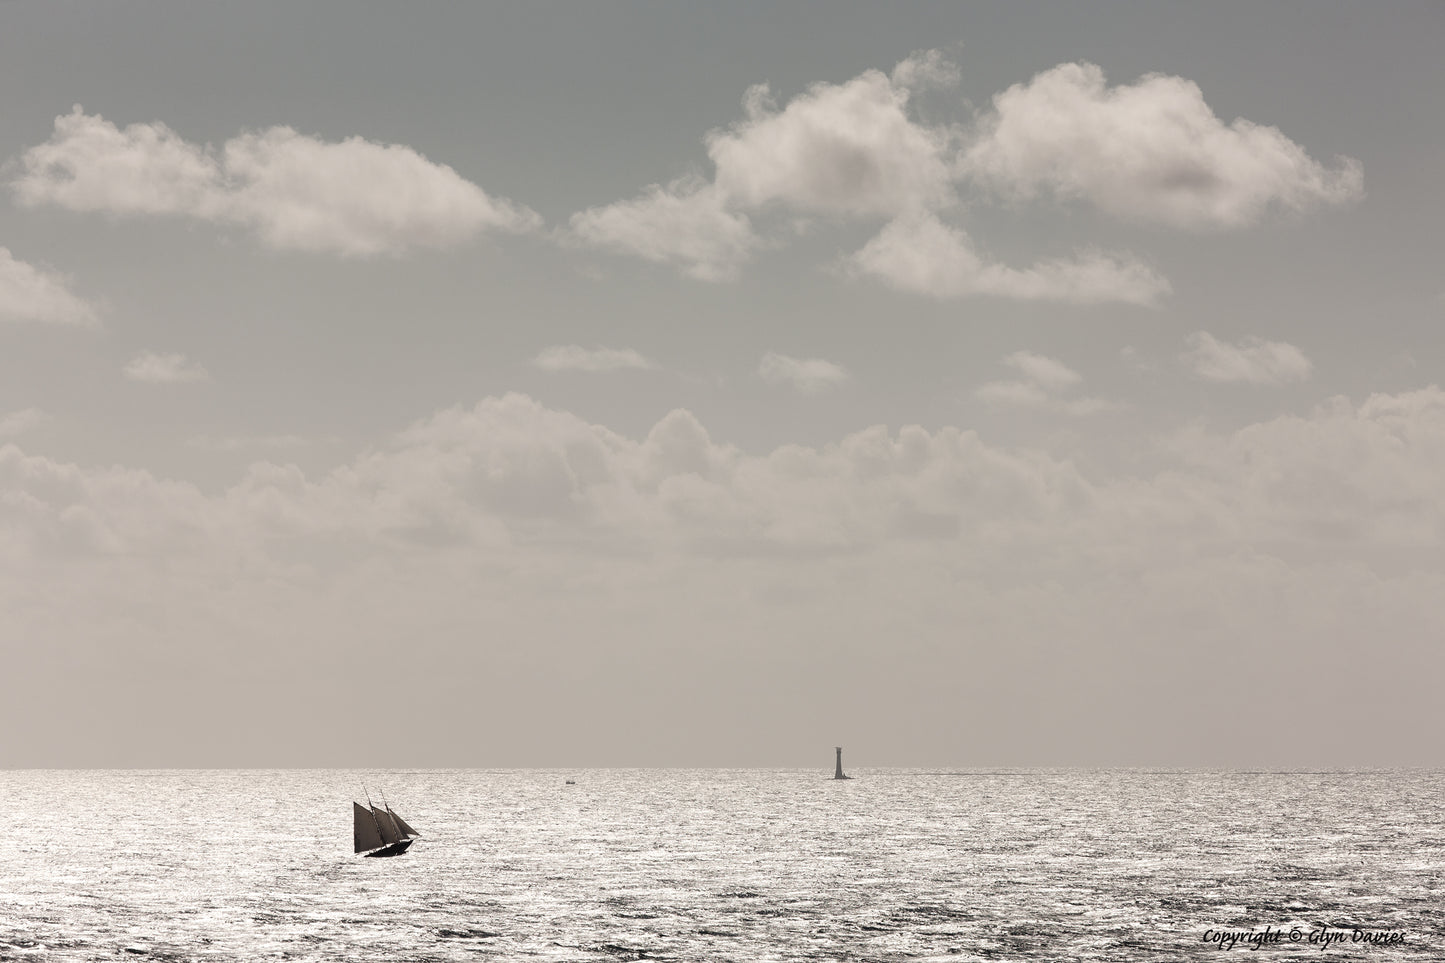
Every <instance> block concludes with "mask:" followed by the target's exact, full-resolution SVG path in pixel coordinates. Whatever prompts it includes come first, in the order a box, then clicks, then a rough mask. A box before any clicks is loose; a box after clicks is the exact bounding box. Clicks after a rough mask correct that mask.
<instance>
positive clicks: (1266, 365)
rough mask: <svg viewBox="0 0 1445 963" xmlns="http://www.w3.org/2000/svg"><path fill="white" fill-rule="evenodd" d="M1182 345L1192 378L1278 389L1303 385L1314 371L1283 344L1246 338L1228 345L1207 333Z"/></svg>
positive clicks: (1300, 353)
mask: <svg viewBox="0 0 1445 963" xmlns="http://www.w3.org/2000/svg"><path fill="white" fill-rule="evenodd" d="M1185 343H1186V345H1187V346H1188V350H1187V351H1186V352H1185V353H1184V356H1183V357H1184V361H1185V362H1186V363H1187V364H1188V365H1189V366H1190V367H1191V368H1193V369H1194V373H1195V374H1197V375H1199V376H1200V377H1201V378H1207V379H1208V380H1210V381H1249V382H1252V383H1254V384H1263V385H1278V384H1286V383H1288V382H1292V381H1304V380H1306V379H1307V378H1309V376H1310V374H1311V373H1312V372H1313V370H1314V365H1313V364H1311V363H1310V359H1309V358H1307V357H1305V353H1304V352H1303V351H1301V350H1300V349H1299V348H1296V347H1295V346H1294V345H1292V344H1286V343H1285V342H1283V341H1264V340H1262V339H1260V338H1256V337H1247V338H1244V339H1243V340H1241V341H1239V342H1237V343H1235V344H1230V343H1229V342H1226V341H1220V340H1219V339H1217V338H1215V337H1214V336H1213V335H1212V334H1210V333H1209V332H1208V331H1196V332H1194V333H1193V334H1191V335H1190V336H1189V337H1188V338H1186V339H1185Z"/></svg>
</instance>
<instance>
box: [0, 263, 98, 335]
mask: <svg viewBox="0 0 1445 963" xmlns="http://www.w3.org/2000/svg"><path fill="white" fill-rule="evenodd" d="M97 320H98V316H97V314H96V310H95V307H94V306H93V305H91V304H90V302H88V301H86V300H85V299H84V298H81V297H79V296H78V295H76V294H74V293H72V292H71V290H70V282H69V280H68V279H67V278H66V277H65V276H64V275H61V274H57V273H55V272H54V271H47V270H45V269H43V268H38V267H36V266H34V265H33V264H27V263H25V262H24V261H21V260H19V259H17V258H16V257H15V256H14V255H12V254H11V253H10V249H9V248H5V247H0V321H42V322H47V321H48V322H51V323H55V324H95V323H96V321H97Z"/></svg>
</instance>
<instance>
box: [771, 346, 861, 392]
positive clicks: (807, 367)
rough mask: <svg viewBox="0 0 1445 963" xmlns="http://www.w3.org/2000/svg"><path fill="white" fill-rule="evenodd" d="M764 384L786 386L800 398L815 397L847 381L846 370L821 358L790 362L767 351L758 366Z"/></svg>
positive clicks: (773, 352)
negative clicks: (798, 392)
mask: <svg viewBox="0 0 1445 963" xmlns="http://www.w3.org/2000/svg"><path fill="white" fill-rule="evenodd" d="M758 374H759V375H760V376H761V377H762V378H763V380H764V381H768V382H771V383H773V384H785V385H790V386H791V387H793V388H794V389H796V390H798V391H800V392H802V393H803V394H817V393H818V392H820V391H823V390H825V389H827V388H832V387H835V386H837V385H840V384H842V383H843V382H845V381H847V380H848V377H849V374H848V369H847V368H844V367H843V366H842V365H838V364H834V363H833V362H831V361H824V360H823V359H822V358H793V357H789V356H788V355H785V354H778V353H777V352H776V351H769V352H768V353H767V354H765V355H763V359H762V361H760V362H758Z"/></svg>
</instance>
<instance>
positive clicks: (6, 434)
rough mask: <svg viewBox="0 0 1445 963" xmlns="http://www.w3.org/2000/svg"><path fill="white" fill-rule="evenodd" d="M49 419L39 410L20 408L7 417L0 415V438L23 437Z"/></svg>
mask: <svg viewBox="0 0 1445 963" xmlns="http://www.w3.org/2000/svg"><path fill="white" fill-rule="evenodd" d="M49 417H50V416H49V415H47V414H46V413H45V412H43V411H41V410H40V409H39V408H22V409H20V410H19V411H12V412H10V413H9V414H8V415H0V438H14V437H16V436H17V435H23V434H25V432H27V431H29V430H30V429H32V428H34V427H35V426H36V425H38V424H40V423H41V422H43V421H45V420H46V419H47V418H49Z"/></svg>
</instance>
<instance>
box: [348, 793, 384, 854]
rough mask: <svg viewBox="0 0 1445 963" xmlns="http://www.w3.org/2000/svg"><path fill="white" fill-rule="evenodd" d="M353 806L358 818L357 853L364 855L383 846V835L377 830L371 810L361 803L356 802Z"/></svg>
mask: <svg viewBox="0 0 1445 963" xmlns="http://www.w3.org/2000/svg"><path fill="white" fill-rule="evenodd" d="M351 805H352V807H354V809H355V812H354V815H355V817H356V833H355V838H356V851H357V852H358V853H362V852H365V851H366V850H368V849H376V848H377V847H378V846H381V845H382V840H381V833H380V832H379V831H378V830H377V826H376V817H375V816H373V815H372V814H371V810H370V809H367V808H366V807H365V806H363V805H361V803H357V802H354V803H352V804H351Z"/></svg>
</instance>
